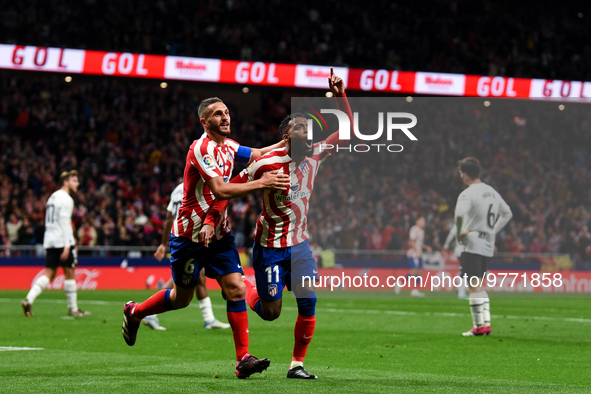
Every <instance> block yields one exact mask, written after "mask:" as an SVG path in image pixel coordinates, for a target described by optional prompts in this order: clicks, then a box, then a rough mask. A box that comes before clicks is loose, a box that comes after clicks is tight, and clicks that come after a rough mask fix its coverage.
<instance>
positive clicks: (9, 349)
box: [0, 346, 43, 352]
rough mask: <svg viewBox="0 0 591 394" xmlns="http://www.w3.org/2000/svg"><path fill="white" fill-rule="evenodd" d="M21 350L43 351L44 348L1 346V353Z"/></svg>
mask: <svg viewBox="0 0 591 394" xmlns="http://www.w3.org/2000/svg"><path fill="white" fill-rule="evenodd" d="M21 350H43V348H42V347H12V346H0V352H16V351H21Z"/></svg>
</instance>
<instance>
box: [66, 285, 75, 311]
mask: <svg viewBox="0 0 591 394" xmlns="http://www.w3.org/2000/svg"><path fill="white" fill-rule="evenodd" d="M64 291H65V292H66V299H67V300H68V309H70V310H71V311H73V312H77V311H78V293H77V292H76V279H66V280H64Z"/></svg>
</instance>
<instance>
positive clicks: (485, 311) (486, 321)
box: [482, 291, 490, 327]
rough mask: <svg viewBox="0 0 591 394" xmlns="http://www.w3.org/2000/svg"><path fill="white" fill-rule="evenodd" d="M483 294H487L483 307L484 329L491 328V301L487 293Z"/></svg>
mask: <svg viewBox="0 0 591 394" xmlns="http://www.w3.org/2000/svg"><path fill="white" fill-rule="evenodd" d="M482 292H483V293H484V294H486V297H485V298H484V305H482V319H483V321H484V327H490V299H489V298H488V293H487V292H486V291H482Z"/></svg>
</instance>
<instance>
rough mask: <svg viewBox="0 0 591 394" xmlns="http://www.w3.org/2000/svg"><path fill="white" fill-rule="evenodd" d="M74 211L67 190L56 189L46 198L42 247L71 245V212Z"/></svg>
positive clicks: (72, 236)
mask: <svg viewBox="0 0 591 394" xmlns="http://www.w3.org/2000/svg"><path fill="white" fill-rule="evenodd" d="M73 211H74V200H73V199H72V197H70V195H69V194H68V192H66V191H64V190H61V189H60V190H58V191H56V192H55V193H53V194H52V195H51V196H50V197H49V199H48V200H47V210H46V211H45V235H44V236H43V247H44V248H45V249H49V248H63V247H66V246H73V245H74V244H75V242H74V231H73V230H72V212H73Z"/></svg>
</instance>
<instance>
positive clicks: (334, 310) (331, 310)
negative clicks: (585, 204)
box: [0, 298, 591, 323]
mask: <svg viewBox="0 0 591 394" xmlns="http://www.w3.org/2000/svg"><path fill="white" fill-rule="evenodd" d="M17 301H20V299H17V298H0V302H17ZM36 302H43V303H51V304H65V303H66V300H47V299H45V300H44V299H41V300H37V301H36ZM80 303H81V304H94V305H121V306H123V303H122V302H117V301H98V300H82V301H80ZM189 306H190V307H192V308H197V307H198V305H196V303H192V304H190V305H189ZM213 307H215V308H226V306H225V305H213ZM283 310H286V311H297V310H298V308H297V307H291V306H284V307H283ZM316 310H317V311H319V312H325V313H326V312H328V313H357V314H364V315H395V316H437V317H466V316H469V315H470V314H469V313H448V312H413V311H392V310H383V311H381V310H373V309H342V308H341V309H338V308H322V307H320V308H316ZM492 317H494V318H495V319H510V320H521V319H532V320H547V321H564V322H574V323H591V319H582V318H576V317H551V316H528V315H523V316H513V315H492Z"/></svg>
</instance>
